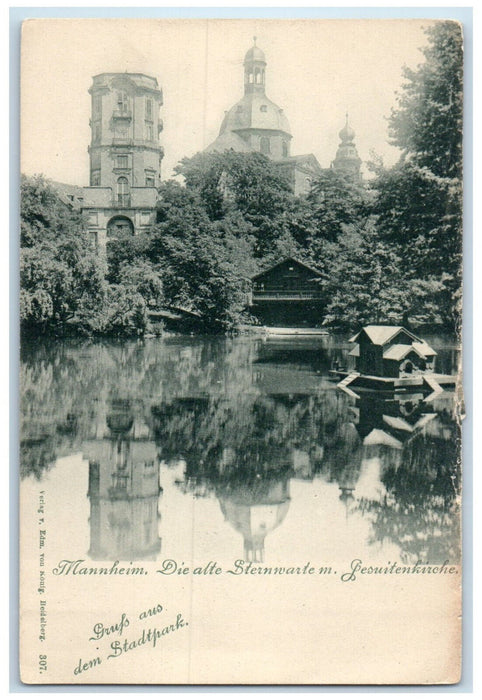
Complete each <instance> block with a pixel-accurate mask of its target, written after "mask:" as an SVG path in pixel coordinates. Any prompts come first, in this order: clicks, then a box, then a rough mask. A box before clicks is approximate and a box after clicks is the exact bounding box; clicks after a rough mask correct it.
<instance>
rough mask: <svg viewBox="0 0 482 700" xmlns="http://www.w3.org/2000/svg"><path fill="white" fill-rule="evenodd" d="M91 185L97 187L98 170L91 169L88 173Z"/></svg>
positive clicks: (98, 179)
mask: <svg viewBox="0 0 482 700" xmlns="http://www.w3.org/2000/svg"><path fill="white" fill-rule="evenodd" d="M90 185H91V187H99V185H100V170H92V172H91V174H90Z"/></svg>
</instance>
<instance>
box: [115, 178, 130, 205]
mask: <svg viewBox="0 0 482 700" xmlns="http://www.w3.org/2000/svg"><path fill="white" fill-rule="evenodd" d="M117 204H118V205H119V206H121V207H128V206H129V204H130V196H129V181H128V180H127V178H126V177H120V178H119V179H118V180H117Z"/></svg>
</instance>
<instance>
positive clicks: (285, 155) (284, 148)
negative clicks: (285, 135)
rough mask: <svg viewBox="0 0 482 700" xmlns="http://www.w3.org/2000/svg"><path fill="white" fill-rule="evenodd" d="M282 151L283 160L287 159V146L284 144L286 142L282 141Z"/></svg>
mask: <svg viewBox="0 0 482 700" xmlns="http://www.w3.org/2000/svg"><path fill="white" fill-rule="evenodd" d="M282 151H283V158H287V157H288V144H287V143H286V141H283V145H282Z"/></svg>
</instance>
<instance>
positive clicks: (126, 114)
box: [112, 109, 132, 119]
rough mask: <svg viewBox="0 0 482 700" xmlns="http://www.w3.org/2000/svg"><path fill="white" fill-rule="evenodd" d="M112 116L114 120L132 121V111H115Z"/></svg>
mask: <svg viewBox="0 0 482 700" xmlns="http://www.w3.org/2000/svg"><path fill="white" fill-rule="evenodd" d="M112 116H113V118H114V119H132V112H131V110H130V109H125V110H124V109H114V111H113V112H112Z"/></svg>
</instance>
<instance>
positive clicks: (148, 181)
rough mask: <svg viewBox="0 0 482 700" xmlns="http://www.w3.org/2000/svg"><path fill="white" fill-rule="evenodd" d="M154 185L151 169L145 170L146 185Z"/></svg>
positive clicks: (153, 174) (154, 179)
mask: <svg viewBox="0 0 482 700" xmlns="http://www.w3.org/2000/svg"><path fill="white" fill-rule="evenodd" d="M155 186H156V176H155V173H154V172H153V171H152V170H146V187H155Z"/></svg>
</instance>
